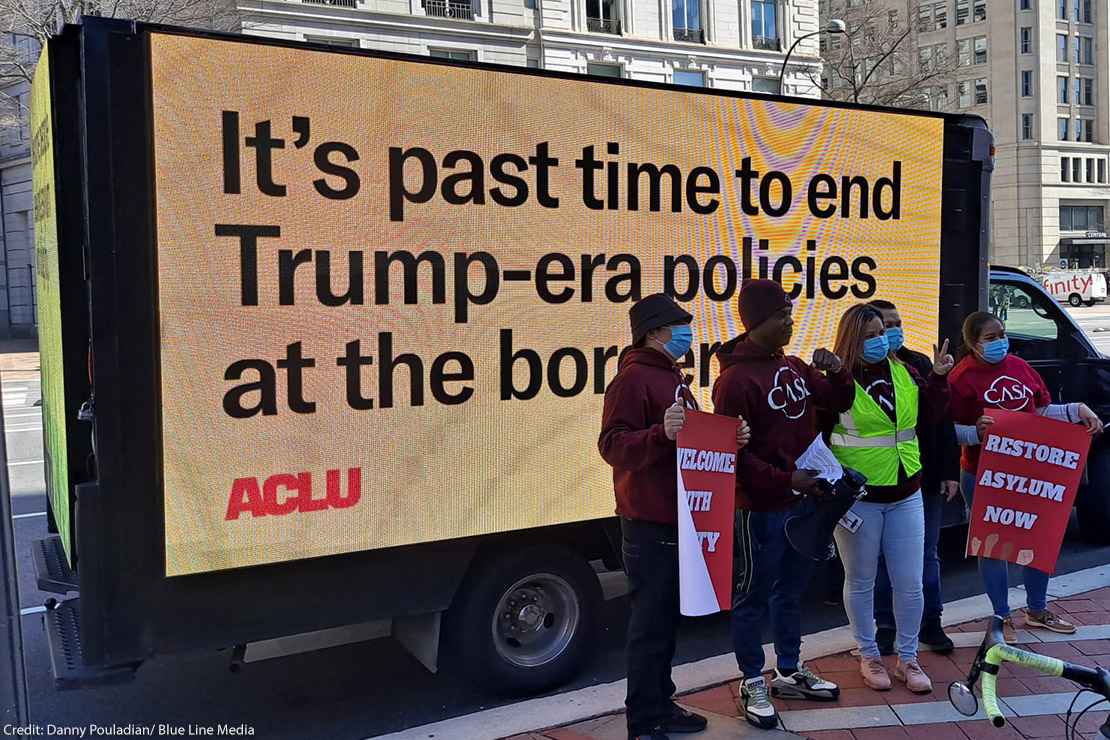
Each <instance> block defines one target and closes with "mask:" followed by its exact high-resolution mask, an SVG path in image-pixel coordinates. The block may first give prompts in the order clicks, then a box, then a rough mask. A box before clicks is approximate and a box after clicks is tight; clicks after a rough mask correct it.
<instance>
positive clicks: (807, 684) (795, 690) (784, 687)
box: [771, 666, 840, 701]
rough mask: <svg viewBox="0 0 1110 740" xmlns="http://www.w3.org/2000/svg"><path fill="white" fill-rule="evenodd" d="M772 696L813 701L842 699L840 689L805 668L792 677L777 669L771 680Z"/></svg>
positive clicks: (800, 668) (799, 669) (792, 674)
mask: <svg viewBox="0 0 1110 740" xmlns="http://www.w3.org/2000/svg"><path fill="white" fill-rule="evenodd" d="M771 695H772V696H776V697H778V698H780V699H813V700H815V701H836V700H837V699H838V698H840V687H839V686H837V685H836V684H835V683H833V682H832V681H826V680H825V679H823V678H821V677H820V676H818V675H817V674H816V673H814V672H813V671H811V670H809V669H808V668H806V667H805V666H801V667H799V668H798V670H796V671H794V672H793V673H791V674H790V675H786V674H784V673H782V672H781V671H779V669H778V668H776V669H775V675H774V677H773V678H772V679H771Z"/></svg>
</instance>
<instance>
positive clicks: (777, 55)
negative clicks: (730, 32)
mask: <svg viewBox="0 0 1110 740" xmlns="http://www.w3.org/2000/svg"><path fill="white" fill-rule="evenodd" d="M539 38H540V40H541V41H543V43H544V44H554V45H560V46H566V47H576V48H582V47H589V48H594V49H609V50H611V51H612V52H613V53H614V54H617V53H619V52H621V51H626V52H632V53H637V54H645V53H647V54H660V55H665V56H668V57H683V56H688V57H691V58H696V59H707V60H708V59H717V60H725V61H730V62H735V61H743V62H746V63H749V64H770V65H774V66H776V67H777V66H779V65H781V64H782V59H783V54H782V52H776V51H761V50H758V49H736V48H732V47H726V46H706V45H702V44H684V43H681V42H675V43H673V44H669V43H667V42H663V41H660V40H659V39H644V38H636V37H632V36H616V35H612V36H610V35H602V34H592V33H591V34H585V33H576V32H574V31H567V30H564V29H544V28H541V29H539ZM820 66H821V60H820V59H819V58H817V57H798V56H792V57H790V67H791V69H793V68H795V67H798V68H813V69H816V68H818V67H820Z"/></svg>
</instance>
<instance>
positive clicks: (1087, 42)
mask: <svg viewBox="0 0 1110 740" xmlns="http://www.w3.org/2000/svg"><path fill="white" fill-rule="evenodd" d="M1080 41H1082V42H1083V62H1082V63H1083V64H1094V63H1095V40H1094V39H1093V38H1091V37H1090V36H1083V37H1082V38H1081V39H1080Z"/></svg>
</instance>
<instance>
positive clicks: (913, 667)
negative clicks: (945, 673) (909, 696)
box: [894, 659, 933, 694]
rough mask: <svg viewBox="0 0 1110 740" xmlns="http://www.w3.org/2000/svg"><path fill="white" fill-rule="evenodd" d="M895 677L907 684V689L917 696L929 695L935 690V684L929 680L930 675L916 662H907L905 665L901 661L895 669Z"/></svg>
mask: <svg viewBox="0 0 1110 740" xmlns="http://www.w3.org/2000/svg"><path fill="white" fill-rule="evenodd" d="M894 677H895V678H897V679H898V680H899V681H901V682H902V683H904V684H906V688H907V689H909V690H910V691H912V692H913V693H915V694H928V693H929V692H931V691H932V690H933V682H932V681H930V680H929V675H928V674H927V673H925V671H924V670H923V669H922V668H921V664H920V663H918V662H917V661H916V660H907V661H906V662H905V663H903V662H902V660H901V659H899V660H898V665H897V667H895V669H894Z"/></svg>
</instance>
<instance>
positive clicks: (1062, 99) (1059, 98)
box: [1056, 77, 1068, 105]
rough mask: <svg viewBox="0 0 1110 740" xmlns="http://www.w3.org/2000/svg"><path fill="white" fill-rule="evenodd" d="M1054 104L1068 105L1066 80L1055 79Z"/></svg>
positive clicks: (1063, 78)
mask: <svg viewBox="0 0 1110 740" xmlns="http://www.w3.org/2000/svg"><path fill="white" fill-rule="evenodd" d="M1056 102H1057V103H1059V104H1060V105H1067V104H1068V78H1067V77H1057V78H1056Z"/></svg>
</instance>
